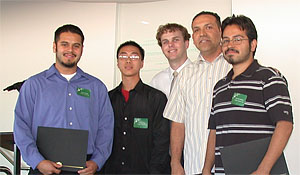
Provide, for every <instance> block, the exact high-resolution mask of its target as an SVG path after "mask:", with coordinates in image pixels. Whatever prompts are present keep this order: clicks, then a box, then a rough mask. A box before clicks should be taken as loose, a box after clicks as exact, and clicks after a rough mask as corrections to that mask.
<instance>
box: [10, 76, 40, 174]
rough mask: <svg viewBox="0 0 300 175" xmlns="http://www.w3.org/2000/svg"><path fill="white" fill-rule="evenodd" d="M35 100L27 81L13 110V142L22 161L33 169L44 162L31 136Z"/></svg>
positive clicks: (32, 90) (33, 92)
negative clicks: (19, 152) (18, 150)
mask: <svg viewBox="0 0 300 175" xmlns="http://www.w3.org/2000/svg"><path fill="white" fill-rule="evenodd" d="M34 99H35V88H34V83H33V82H32V81H31V80H27V81H26V82H25V83H24V85H23V86H22V88H21V91H20V94H19V97H18V101H17V104H16V108H15V120H14V140H15V142H16V144H17V146H18V148H19V149H20V151H21V155H22V158H23V159H24V161H25V162H26V163H27V164H28V165H29V166H30V167H32V168H33V169H35V168H36V166H37V165H38V164H39V162H41V161H42V160H44V157H43V156H42V155H41V154H40V153H39V151H38V148H37V146H36V141H35V139H34V138H35V136H33V135H32V133H33V132H32V130H33V129H32V120H33V109H34V104H35V103H34V102H35V101H34Z"/></svg>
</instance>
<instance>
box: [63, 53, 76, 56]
mask: <svg viewBox="0 0 300 175" xmlns="http://www.w3.org/2000/svg"><path fill="white" fill-rule="evenodd" d="M66 54H71V55H72V56H74V57H76V56H77V55H76V54H75V53H73V52H65V53H64V54H63V55H66Z"/></svg>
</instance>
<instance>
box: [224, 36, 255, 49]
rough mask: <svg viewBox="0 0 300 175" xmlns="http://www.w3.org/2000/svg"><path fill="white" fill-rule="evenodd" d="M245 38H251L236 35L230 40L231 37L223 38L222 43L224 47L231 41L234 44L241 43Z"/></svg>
mask: <svg viewBox="0 0 300 175" xmlns="http://www.w3.org/2000/svg"><path fill="white" fill-rule="evenodd" d="M243 40H249V39H248V38H247V39H246V38H242V37H235V38H233V39H232V40H230V39H222V41H221V44H222V46H223V47H226V46H228V44H229V43H230V41H232V44H233V45H240V44H242V41H243Z"/></svg>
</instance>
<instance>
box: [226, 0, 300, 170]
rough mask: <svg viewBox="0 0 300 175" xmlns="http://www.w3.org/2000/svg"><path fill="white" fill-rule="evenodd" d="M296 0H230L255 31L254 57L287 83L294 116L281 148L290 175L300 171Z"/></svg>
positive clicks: (297, 7) (297, 1) (298, 61)
mask: <svg viewBox="0 0 300 175" xmlns="http://www.w3.org/2000/svg"><path fill="white" fill-rule="evenodd" d="M299 7H300V1H299V0H285V1H281V0H272V1H267V0H251V1H245V0H233V1H232V12H233V13H234V14H244V15H246V16H248V17H250V18H251V19H252V20H253V22H254V24H255V26H256V29H257V32H258V46H257V51H256V59H258V61H259V62H260V63H261V64H263V65H266V66H272V67H275V68H277V69H278V70H280V72H281V73H282V74H283V75H284V76H285V77H286V79H287V80H288V84H289V92H290V95H291V99H292V105H293V115H294V131H293V133H292V136H291V138H290V140H289V143H288V145H287V147H286V149H285V156H286V158H287V162H288V166H289V170H290V174H300V168H299V162H300V151H299V149H298V146H299V145H300V140H299V136H300V128H299V127H298V125H297V123H298V122H300V119H299V115H300V109H299V106H300V93H299V89H300V79H299V77H298V76H299V73H297V71H298V69H299V67H300V59H299V58H298V57H299V56H298V49H299V48H298V47H299V41H300V35H299V28H300V22H299V17H300V11H299Z"/></svg>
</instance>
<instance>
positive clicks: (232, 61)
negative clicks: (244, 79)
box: [224, 49, 251, 65]
mask: <svg viewBox="0 0 300 175" xmlns="http://www.w3.org/2000/svg"><path fill="white" fill-rule="evenodd" d="M229 50H231V51H234V52H236V53H240V52H239V51H238V50H235V49H228V50H227V51H226V52H225V55H224V57H225V59H226V61H227V62H228V63H229V64H231V65H237V64H241V63H244V62H246V61H247V60H248V59H249V58H250V54H251V52H250V49H249V52H248V53H247V54H246V55H243V56H242V57H237V58H234V55H227V54H226V53H227V52H228V51H229Z"/></svg>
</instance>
